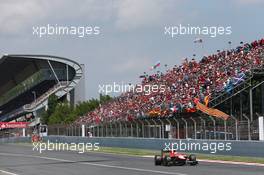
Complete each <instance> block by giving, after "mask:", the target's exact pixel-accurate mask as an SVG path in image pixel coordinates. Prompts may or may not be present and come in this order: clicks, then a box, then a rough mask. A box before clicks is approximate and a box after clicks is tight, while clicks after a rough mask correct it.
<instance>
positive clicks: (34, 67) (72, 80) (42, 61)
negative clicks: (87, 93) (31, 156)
mask: <svg viewBox="0 0 264 175" xmlns="http://www.w3.org/2000/svg"><path fill="white" fill-rule="evenodd" d="M40 73H41V74H40ZM82 74H83V70H82V67H81V65H80V64H78V63H77V62H75V61H73V60H70V59H68V58H64V57H58V56H50V55H17V54H16V55H14V54H5V55H3V56H2V57H1V58H0V82H1V84H0V97H1V98H2V97H4V96H6V94H8V93H9V94H10V91H12V90H13V89H15V88H17V87H18V86H25V87H26V83H31V84H34V85H32V86H29V87H30V88H27V89H26V90H27V91H31V90H32V89H31V88H33V86H36V85H38V84H40V82H41V81H40V82H36V81H35V79H33V78H32V77H34V75H41V76H45V77H46V79H43V81H44V80H52V81H53V82H57V83H58V84H60V81H65V80H67V82H68V83H67V85H66V86H65V88H64V91H65V92H69V91H70V90H72V89H73V88H74V87H75V85H76V84H77V83H78V82H79V80H80V78H81V77H82ZM43 81H42V83H43ZM14 92H16V91H13V92H12V93H13V94H14ZM23 93H24V92H23ZM18 95H19V94H18ZM9 97H10V96H8V97H6V99H4V100H3V99H0V111H5V110H4V109H2V108H4V106H6V104H7V103H9V102H11V100H12V101H14V102H13V103H15V102H16V100H15V98H17V96H16V94H15V96H14V95H13V98H14V99H11V98H10V99H9ZM13 110H16V109H13ZM0 118H1V117H0ZM0 120H1V119H0Z"/></svg>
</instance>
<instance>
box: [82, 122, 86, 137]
mask: <svg viewBox="0 0 264 175" xmlns="http://www.w3.org/2000/svg"><path fill="white" fill-rule="evenodd" d="M82 137H85V125H82Z"/></svg>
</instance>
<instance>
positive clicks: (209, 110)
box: [196, 102, 229, 120]
mask: <svg viewBox="0 0 264 175" xmlns="http://www.w3.org/2000/svg"><path fill="white" fill-rule="evenodd" d="M196 108H197V109H198V110H200V111H202V112H204V113H206V114H208V115H211V116H214V117H216V118H221V119H223V120H227V119H228V118H229V115H228V114H226V113H224V112H222V111H220V110H218V109H214V108H208V107H207V106H205V105H204V104H202V103H200V102H198V103H196Z"/></svg>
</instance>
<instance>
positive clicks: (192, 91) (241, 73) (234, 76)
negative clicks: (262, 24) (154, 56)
mask: <svg viewBox="0 0 264 175" xmlns="http://www.w3.org/2000/svg"><path fill="white" fill-rule="evenodd" d="M263 63H264V39H261V40H258V41H254V42H252V43H246V44H243V43H241V45H240V46H239V47H237V48H236V49H232V50H227V51H219V50H218V51H217V53H216V54H213V55H210V56H204V57H203V58H202V59H201V60H200V61H199V62H197V61H196V60H195V59H191V60H188V59H187V58H186V59H185V60H184V61H183V63H182V64H181V65H175V66H174V67H173V68H172V69H170V70H167V71H166V73H162V72H158V73H156V74H153V75H146V76H145V77H144V79H143V80H142V84H141V85H142V86H145V85H165V87H166V89H165V91H163V92H161V91H157V92H152V93H150V94H148V95H146V94H145V93H144V92H140V93H138V92H134V91H130V92H126V93H123V94H121V95H120V96H119V97H116V98H114V99H113V100H111V101H110V102H108V103H106V104H102V105H100V107H98V108H97V109H96V110H94V111H92V112H89V113H88V114H87V115H85V116H82V117H80V118H79V119H78V120H76V121H75V124H81V123H99V122H102V121H105V122H109V121H116V120H133V119H134V118H139V117H151V116H159V117H166V116H169V115H173V114H174V113H182V112H195V103H194V99H195V98H197V99H199V100H200V101H201V102H203V101H204V99H205V98H207V100H208V98H213V97H214V96H216V95H217V94H219V93H221V92H223V91H226V92H230V91H231V90H232V88H233V87H234V86H235V85H236V84H239V83H241V82H242V81H244V79H245V78H246V77H247V76H248V75H249V72H250V70H251V69H252V68H257V67H260V66H262V65H263Z"/></svg>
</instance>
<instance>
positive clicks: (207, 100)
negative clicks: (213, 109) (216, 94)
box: [204, 95, 210, 106]
mask: <svg viewBox="0 0 264 175" xmlns="http://www.w3.org/2000/svg"><path fill="white" fill-rule="evenodd" d="M209 100H210V96H209V95H207V96H205V97H204V104H205V106H208V103H209Z"/></svg>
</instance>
